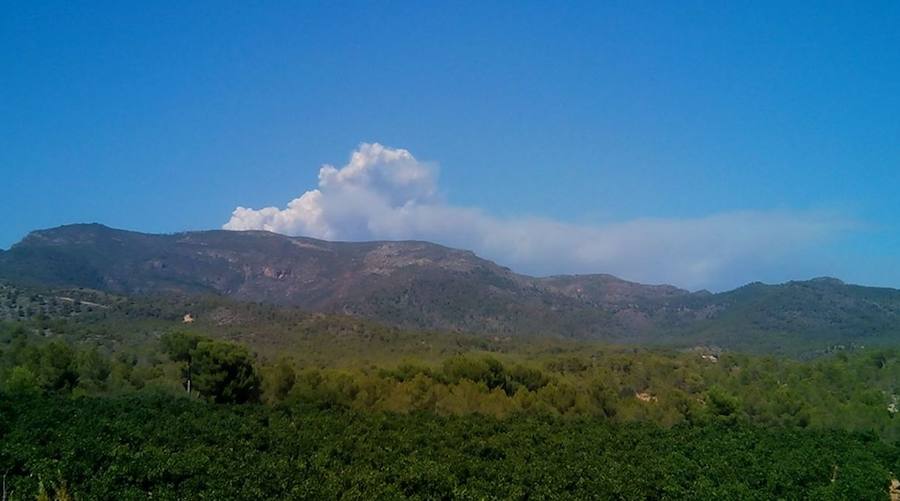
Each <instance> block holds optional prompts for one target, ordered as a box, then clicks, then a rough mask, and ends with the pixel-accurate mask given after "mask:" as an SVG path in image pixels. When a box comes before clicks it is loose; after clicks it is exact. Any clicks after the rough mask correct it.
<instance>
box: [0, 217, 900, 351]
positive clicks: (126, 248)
mask: <svg viewBox="0 0 900 501" xmlns="http://www.w3.org/2000/svg"><path fill="white" fill-rule="evenodd" d="M0 279H6V280H8V281H12V282H14V283H30V284H40V285H43V286H69V287H72V286H74V287H85V288H91V289H97V290H103V291H109V292H115V293H121V294H141V293H165V292H176V293H180V294H181V293H214V294H218V295H223V296H227V297H231V298H234V299H239V300H243V301H254V302H265V303H272V304H278V305H290V306H299V307H301V308H304V309H307V310H311V311H319V312H327V313H343V314H350V315H356V316H361V317H365V318H371V319H376V320H379V321H383V322H387V323H390V324H394V325H398V326H402V327H406V328H416V329H423V328H425V329H441V330H456V331H468V332H478V333H488V334H502V335H552V336H569V337H578V338H590V339H605V340H612V341H617V342H665V343H675V344H698V343H702V344H715V345H721V346H730V347H737V348H747V349H752V350H755V351H773V352H786V353H797V352H805V351H810V350H812V351H816V350H824V349H827V348H828V347H829V346H833V345H845V346H846V345H861V344H873V343H874V344H878V343H896V342H898V341H900V291H898V290H895V289H882V288H870V287H860V286H853V285H847V284H844V283H842V282H840V281H838V280H836V279H816V280H811V281H803V282H789V283H786V284H780V285H764V284H759V283H755V284H750V285H747V286H744V287H741V288H739V289H736V290H733V291H729V292H724V293H720V294H710V293H708V292H695V293H691V292H689V291H685V290H682V289H678V288H676V287H672V286H667V285H643V284H637V283H633V282H628V281H625V280H621V279H618V278H616V277H613V276H610V275H576V276H554V277H544V278H536V277H530V276H526V275H521V274H517V273H514V272H512V271H510V270H509V269H507V268H504V267H502V266H500V265H498V264H495V263H493V262H491V261H488V260H485V259H481V258H479V257H478V256H476V255H474V254H473V253H471V252H468V251H463V250H457V249H451V248H447V247H443V246H440V245H436V244H431V243H427V242H360V243H350V242H327V241H322V240H315V239H310V238H302V237H286V236H283V235H277V234H274V233H268V232H259V231H252V232H231V231H202V232H187V233H179V234H173V235H151V234H143V233H136V232H130V231H123V230H116V229H112V228H108V227H106V226H103V225H98V224H85V225H70V226H63V227H59V228H54V229H50V230H42V231H35V232H32V233H31V234H29V235H28V236H27V237H26V238H25V239H24V240H23V241H22V242H20V243H18V244H16V245H14V246H13V247H12V248H11V249H10V250H9V251H6V252H3V253H0Z"/></svg>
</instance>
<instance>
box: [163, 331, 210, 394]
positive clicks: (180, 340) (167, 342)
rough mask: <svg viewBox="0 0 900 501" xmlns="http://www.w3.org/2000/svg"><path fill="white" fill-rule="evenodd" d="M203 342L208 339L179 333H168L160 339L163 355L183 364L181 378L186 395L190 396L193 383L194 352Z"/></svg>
mask: <svg viewBox="0 0 900 501" xmlns="http://www.w3.org/2000/svg"><path fill="white" fill-rule="evenodd" d="M205 340H208V338H205V337H203V336H198V335H196V334H191V333H188V332H181V331H176V332H170V333H168V334H165V335H163V337H162V339H160V343H161V344H162V350H163V353H165V354H166V355H168V356H169V358H171V359H172V360H173V361H175V362H183V363H184V364H185V366H184V368H183V369H182V376H183V377H184V387H185V389H187V393H188V395H190V394H191V390H192V388H191V385H192V383H193V369H194V351H195V350H196V349H197V345H198V344H199V343H200V342H201V341H205Z"/></svg>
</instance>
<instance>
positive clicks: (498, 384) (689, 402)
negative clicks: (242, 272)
mask: <svg viewBox="0 0 900 501" xmlns="http://www.w3.org/2000/svg"><path fill="white" fill-rule="evenodd" d="M69 299H70V301H64V302H62V303H60V302H56V303H54V302H52V301H44V305H43V306H42V307H41V308H38V307H37V306H36V307H35V311H33V312H31V313H29V314H27V315H23V316H21V317H17V318H16V319H15V320H13V321H11V322H9V321H8V322H2V321H0V469H2V471H3V472H7V480H8V483H9V487H10V488H11V489H14V490H15V492H17V493H18V494H16V496H15V499H21V498H22V497H25V498H27V497H32V496H34V495H35V494H39V493H43V495H46V496H47V498H48V499H51V498H52V497H53V496H56V497H57V498H58V499H61V500H62V499H67V496H69V497H71V496H75V498H76V499H105V498H111V497H115V498H118V499H128V498H134V499H143V498H146V497H148V496H150V495H152V496H153V497H154V498H157V499H158V498H163V499H166V498H174V497H176V496H180V497H181V498H184V497H191V498H201V497H205V498H215V499H223V498H253V499H258V498H265V497H270V498H272V497H277V498H280V497H293V498H316V499H321V498H333V497H341V496H343V497H347V498H357V499H371V498H376V497H381V498H396V497H404V496H412V497H420V498H447V497H454V498H472V499H482V498H506V497H513V498H526V497H527V498H545V497H550V496H556V497H576V498H586V497H597V496H600V497H607V498H619V499H643V498H663V499H679V498H691V499H697V498H721V499H726V498H727V499H735V498H741V499H773V498H785V499H797V498H809V499H877V498H879V497H883V496H885V495H886V493H887V482H888V480H889V478H890V476H891V473H890V472H892V471H893V472H894V475H895V476H896V472H897V471H898V470H900V465H898V464H897V455H898V450H900V449H898V446H900V417H898V415H897V408H898V404H900V401H898V399H900V397H898V396H900V351H898V350H897V349H893V348H863V347H857V348H855V349H853V350H843V351H837V352H835V353H832V354H829V355H828V356H823V357H819V358H816V359H814V360H810V361H798V360H792V359H786V358H776V357H763V356H755V355H746V354H740V353H734V352H723V351H721V350H718V349H715V348H711V347H697V348H695V349H692V350H680V351H676V350H664V349H638V348H633V347H615V346H609V345H602V344H597V343H586V342H576V341H572V340H559V339H556V340H553V339H546V338H544V339H527V338H518V339H505V338H496V337H493V338H484V337H477V336H470V335H463V334H448V333H423V332H410V331H402V330H398V329H394V328H389V327H384V326H381V325H378V324H373V323H369V322H363V321H359V320H356V319H350V318H346V317H329V316H322V315H310V314H307V313H303V312H300V311H297V310H291V309H280V308H274V307H270V306H265V305H254V304H246V303H233V302H228V301H223V300H221V299H219V298H197V297H193V298H186V297H174V296H172V297H157V298H122V297H111V296H104V295H98V294H97V293H94V292H90V291H72V292H71V297H70V298H69ZM35 300H36V302H35V304H36V305H40V304H41V303H40V301H41V298H40V296H35ZM185 312H189V313H193V314H195V315H196V318H195V319H193V318H192V320H193V321H186V319H185V318H184V315H185ZM188 388H190V392H188Z"/></svg>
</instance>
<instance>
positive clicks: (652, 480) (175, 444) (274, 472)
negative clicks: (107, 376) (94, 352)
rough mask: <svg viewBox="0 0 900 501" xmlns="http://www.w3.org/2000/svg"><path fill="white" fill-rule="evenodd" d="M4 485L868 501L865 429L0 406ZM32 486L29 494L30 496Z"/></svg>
mask: <svg viewBox="0 0 900 501" xmlns="http://www.w3.org/2000/svg"><path fill="white" fill-rule="evenodd" d="M0 426H2V439H3V451H2V456H0V462H2V467H3V468H4V471H7V472H8V488H9V489H11V490H13V491H14V492H15V493H29V494H27V495H21V497H22V498H24V497H30V496H31V494H30V493H34V492H39V491H40V490H41V489H43V490H44V491H45V492H46V493H48V494H49V495H54V494H58V493H59V492H60V491H62V492H63V493H64V494H65V495H69V496H74V497H75V498H83V499H147V498H151V497H152V498H153V499H176V498H178V499H185V498H193V499H198V498H206V499H283V498H293V499H335V498H346V499H385V498H386V499H391V498H400V497H413V498H419V499H439V498H450V497H454V498H460V499H484V498H495V499H500V498H502V499H509V498H513V499H526V498H528V499H542V498H551V497H553V498H565V497H570V498H595V497H597V496H600V497H605V498H617V499H648V498H649V499H661V498H662V499H820V500H821V499H879V498H885V497H886V495H887V489H888V483H889V479H890V473H889V469H890V468H891V467H893V466H896V464H897V450H896V449H895V448H892V447H890V446H889V445H887V444H884V443H882V442H881V441H879V440H878V439H877V438H876V437H875V436H874V435H866V434H850V433H846V432H839V431H828V432H822V431H817V432H813V431H808V430H805V431H804V430H794V429H785V428H761V427H748V426H743V425H724V424H721V423H718V424H708V425H703V426H678V427H674V428H671V429H662V428H660V427H657V426H653V425H648V424H631V425H613V424H610V423H609V422H608V421H606V420H604V419H598V418H579V419H562V420H561V419H558V418H542V417H536V416H523V415H517V416H514V417H509V418H506V419H503V420H497V419H494V418H489V417H484V416H474V415H469V416H462V417H440V416H435V415H434V414H430V413H416V414H410V415H397V414H385V413H359V412H352V411H340V410H331V411H319V410H314V409H310V408H308V407H303V406H293V407H275V408H272V407H266V406H261V405H244V406H215V405H208V404H204V403H202V402H197V401H191V400H188V399H186V398H172V397H168V396H146V395H145V396H131V397H116V398H112V397H107V398H76V399H59V398H53V397H38V396H31V397H15V398H14V397H10V396H3V397H0ZM42 486H43V487H42Z"/></svg>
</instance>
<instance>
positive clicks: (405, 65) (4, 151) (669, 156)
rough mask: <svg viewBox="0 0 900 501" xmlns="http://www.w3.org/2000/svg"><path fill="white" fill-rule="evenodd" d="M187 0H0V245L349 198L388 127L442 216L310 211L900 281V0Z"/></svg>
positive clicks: (642, 263)
mask: <svg viewBox="0 0 900 501" xmlns="http://www.w3.org/2000/svg"><path fill="white" fill-rule="evenodd" d="M184 3H185V2H177V3H176V2H172V3H168V4H167V3H164V2H152V5H147V6H143V7H142V9H135V8H134V7H133V6H129V5H125V4H122V3H120V2H119V3H115V2H110V3H79V4H78V5H75V4H74V3H64V2H60V3H53V2H48V3H42V4H41V5H37V3H36V2H18V3H8V4H6V5H5V6H4V15H3V16H0V174H2V182H0V210H2V212H3V214H5V216H6V217H5V218H4V222H3V224H2V225H0V247H2V248H7V247H8V246H9V245H11V244H13V243H14V242H15V241H17V240H19V239H20V238H21V237H22V236H24V235H25V234H26V233H27V232H28V231H29V230H31V229H35V228H42V227H50V226H55V225H59V224H65V223H72V222H90V221H97V222H102V223H105V224H108V225H110V226H116V227H123V228H128V229H135V230H141V231H150V232H172V231H181V230H188V229H208V228H219V227H221V226H222V225H223V224H225V223H228V222H229V221H230V219H231V217H232V211H233V210H234V209H235V208H236V207H237V206H241V207H246V208H261V207H268V206H273V207H277V208H279V209H284V208H285V207H286V206H287V204H288V202H290V201H291V200H293V199H297V198H299V197H300V196H301V195H302V194H304V193H306V192H308V191H314V190H316V189H317V188H318V189H319V190H323V191H325V192H326V197H325V198H327V199H329V200H331V201H330V202H329V203H331V204H332V205H331V206H329V207H337V206H339V205H341V204H343V203H345V202H346V200H348V199H349V198H347V197H350V195H346V193H345V192H344V191H341V193H344V194H342V195H339V194H337V193H338V192H337V191H334V189H332V191H331V192H328V190H329V189H331V188H327V189H326V188H323V187H322V185H321V184H320V183H319V181H318V179H317V175H318V174H319V169H320V167H321V166H322V165H323V164H332V165H335V166H337V168H338V169H340V168H341V167H343V166H345V164H348V161H349V158H350V155H351V152H353V151H357V152H359V151H361V150H360V149H359V148H360V144H361V143H376V142H377V143H380V144H381V145H384V146H385V147H387V150H386V151H388V152H391V151H401V150H399V149H405V150H407V151H408V152H409V153H410V155H412V156H414V162H415V165H420V164H421V165H424V166H429V167H428V168H429V169H431V170H429V172H432V170H433V172H432V174H433V176H434V178H433V179H431V178H430V179H429V180H428V183H430V184H428V186H430V187H431V188H433V189H434V191H435V193H430V194H429V195H428V197H426V198H416V199H415V200H408V201H407V202H410V203H413V204H417V205H425V206H427V207H431V206H433V205H435V204H437V206H439V207H440V208H441V210H440V211H428V214H429V217H435V218H438V219H437V220H434V219H429V218H426V217H425V216H421V217H419V216H418V215H417V216H415V223H411V222H410V219H409V218H408V217H406V216H409V214H408V211H406V212H403V215H404V218H405V219H402V220H401V219H397V218H396V217H394V216H396V211H394V212H390V213H389V214H388V215H386V216H385V218H388V219H378V220H373V219H372V218H371V217H367V218H364V219H359V217H356V216H354V217H356V218H355V219H354V218H349V217H343V215H342V217H337V216H334V217H331V218H330V219H328V221H327V223H328V224H327V227H324V228H325V229H322V230H321V231H320V232H319V233H315V232H313V236H334V237H335V238H347V239H362V238H389V237H398V238H424V237H427V238H429V239H432V240H437V241H440V242H442V243H446V244H449V245H459V246H466V247H470V248H473V249H474V250H476V251H477V252H479V253H481V254H484V255H486V256H487V257H490V258H492V259H495V260H497V261H498V262H501V263H503V264H509V265H511V266H513V267H514V268H515V269H518V270H521V271H527V272H532V273H541V274H545V273H555V272H588V271H596V272H611V273H616V274H619V275H622V276H625V277H626V278H632V279H638V280H642V281H650V282H660V281H671V282H675V283H676V285H683V286H686V287H691V288H699V287H708V288H711V289H722V288H727V287H732V286H735V285H738V284H740V283H743V282H746V281H750V280H763V281H783V280H788V279H793V278H808V277H810V276H816V275H836V276H838V277H841V278H843V279H845V280H848V281H853V282H858V283H864V284H873V285H886V286H893V287H900V266H898V264H900V259H898V256H900V224H898V223H900V221H898V214H900V202H898V197H897V194H898V192H900V142H898V138H900V119H898V118H897V117H900V31H898V30H897V29H896V27H897V26H900V3H897V2H883V3H879V2H867V3H865V4H864V5H862V4H859V3H853V2H842V3H831V2H809V3H803V2H788V3H786V2H770V3H767V2H746V3H740V2H729V3H728V4H727V5H723V6H719V7H710V5H709V3H708V2H697V3H693V2H671V3H657V2H654V3H638V2H609V3H604V5H599V4H600V3H599V2H587V3H582V4H579V3H570V4H567V5H564V6H554V5H551V4H550V3H548V2H535V3H527V2H526V3H522V2H517V3H513V2H508V3H500V2H471V3H461V2H460V3H452V4H444V5H439V4H437V3H431V2H414V3H413V2H410V3H400V2H384V3H378V2H366V3H355V2H329V3H322V4H320V5H313V4H312V3H311V2H301V3H297V2H286V3H282V4H279V3H275V2H271V3H265V4H260V5H255V6H247V5H241V4H239V3H233V4H230V5H229V4H226V3H224V2H209V3H202V2H196V3H194V2H191V3H190V5H182V4H184ZM786 4H790V5H786ZM372 158H373V160H372V162H374V163H371V164H366V165H369V166H371V167H372V168H373V169H387V170H390V169H391V168H393V166H395V165H405V166H407V167H409V165H408V164H409V162H407V161H406V160H403V161H401V162H400V163H399V164H397V163H392V162H393V160H385V158H387V157H377V158H376V157H372ZM392 158H393V157H392ZM379 162H381V163H379ZM403 162H406V163H403ZM348 165H349V164H348ZM432 168H433V169H432ZM438 173H439V174H438ZM354 186H356V185H354ZM357 187H358V186H357ZM366 193H367V194H369V195H372V196H373V197H375V198H377V197H378V196H380V195H383V194H384V193H385V192H384V190H381V191H372V190H369V191H366ZM392 193H393V192H392ZM342 197H343V198H342ZM354 200H356V198H354ZM427 207H426V208H427ZM448 207H449V208H450V209H452V210H450V211H449V212H444V211H443V210H444V209H445V208H448ZM395 209H396V208H395ZM328 210H329V211H331V214H333V213H334V211H336V210H337V209H335V208H329V209H328ZM359 210H360V211H365V210H366V208H365V207H360V208H359ZM404 210H405V209H404ZM455 211H463V212H464V213H465V214H471V213H473V212H474V213H477V214H476V215H472V216H471V217H472V219H471V220H467V221H469V222H468V223H466V224H469V225H475V226H478V227H483V228H485V229H484V231H482V232H481V233H477V232H476V233H473V232H472V231H471V230H470V228H469V226H467V227H466V228H460V227H459V225H457V226H453V225H450V224H445V221H444V220H442V219H440V218H442V217H446V218H450V219H453V220H455V219H456V218H457V215H458V212H455ZM466 211H469V212H466ZM386 214H387V213H386ZM748 214H749V216H748ZM357 216H358V214H357ZM304 217H306V216H304ZM748 218H749V219H748ZM464 219H465V218H464ZM711 219H712V222H710V220H711ZM534 221H538V223H539V224H538V223H535V224H532V223H534ZM647 221H650V222H651V224H647V223H646V222H647ZM260 224H263V223H260ZM265 224H268V223H265ZM298 224H299V223H296V224H284V225H282V226H278V227H276V226H271V225H270V226H267V227H271V228H273V229H278V230H283V231H284V232H286V233H298V232H301V231H300V230H304V231H306V232H307V233H309V232H312V230H310V228H312V227H311V226H309V225H306V223H303V224H304V225H299V226H298ZM413 224H415V225H417V226H411V225H413ZM460 224H462V223H460ZM342 225H349V226H342ZM423 225H429V226H428V228H427V230H425V229H422V228H423ZM548 225H549V226H548ZM363 227H364V228H363ZM505 227H511V228H515V230H516V231H514V232H511V233H510V234H509V235H505V234H503V235H500V236H497V237H496V238H500V237H501V236H502V237H504V238H510V239H513V240H512V241H504V242H495V241H493V240H491V241H489V240H490V239H491V238H493V237H494V236H495V234H497V233H498V232H497V231H496V228H505ZM769 227H774V228H776V230H774V231H772V232H767V231H766V228H769ZM359 228H363V230H359ZM745 229H746V231H745ZM542 232H543V233H542ZM609 234H614V235H617V236H616V237H615V238H612V237H608V236H607V235H609ZM504 235H505V236H504ZM535 235H538V236H537V237H536V236H535ZM547 235H550V236H547ZM661 235H663V236H661ZM678 235H683V237H679V236H678ZM549 238H554V239H557V240H558V241H559V242H560V243H559V247H549V248H545V246H541V245H536V243H535V242H534V241H533V240H534V239H538V240H540V239H544V240H546V239H549ZM594 238H596V239H598V240H599V242H600V244H598V245H593V244H594V242H593V241H592V239H594ZM529 239H531V240H529ZM494 240H496V239H494ZM687 240H690V241H691V242H694V244H688V243H686V241H687ZM719 241H722V242H726V244H723V245H722V247H721V248H718V247H717V245H716V242H719ZM760 242H762V243H764V244H766V245H761V244H760ZM538 243H543V242H538ZM570 243H571V245H570ZM601 244H602V245H601ZM769 244H771V245H769ZM629 246H631V247H629ZM741 246H744V247H741ZM651 247H652V248H655V249H657V250H656V251H655V252H651V251H650V250H648V249H650V248H651ZM769 247H771V248H772V249H771V251H770V249H769ZM522 249H527V250H528V251H527V252H526V251H523V250H522ZM566 249H575V250H573V251H572V253H571V254H567V253H566V252H567V250H566ZM636 249H637V250H636ZM704 249H705V250H704ZM638 250H639V251H640V252H638ZM591 253H598V255H599V254H602V255H604V256H608V257H605V258H602V259H601V258H598V257H596V256H595V255H594V254H591ZM585 254H591V255H589V256H587V257H585ZM628 256H632V257H631V258H630V259H628ZM711 263H712V264H711ZM692 270H693V271H692ZM697 270H700V271H697Z"/></svg>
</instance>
